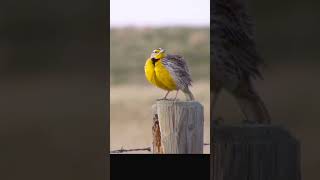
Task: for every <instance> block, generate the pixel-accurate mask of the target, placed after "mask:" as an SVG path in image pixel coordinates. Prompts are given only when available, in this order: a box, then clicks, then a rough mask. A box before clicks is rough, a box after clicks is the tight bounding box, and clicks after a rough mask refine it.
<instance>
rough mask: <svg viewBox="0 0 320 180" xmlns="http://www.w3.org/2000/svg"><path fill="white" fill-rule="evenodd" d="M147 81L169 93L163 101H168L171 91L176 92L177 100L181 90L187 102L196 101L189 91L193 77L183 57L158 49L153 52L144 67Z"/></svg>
mask: <svg viewBox="0 0 320 180" xmlns="http://www.w3.org/2000/svg"><path fill="white" fill-rule="evenodd" d="M144 70H145V75H146V78H147V80H148V81H149V82H150V83H151V84H153V85H155V86H157V87H159V88H161V89H163V90H166V91H167V94H166V95H165V96H164V97H163V98H162V99H167V96H168V94H169V93H170V91H173V90H176V91H177V93H176V96H175V98H174V99H173V100H176V98H177V95H178V92H179V90H181V91H182V92H183V93H184V94H185V95H186V98H187V100H189V101H191V100H194V96H193V94H192V93H191V91H190V90H189V86H191V77H190V73H189V69H188V66H187V64H186V62H185V60H184V58H183V57H182V56H179V55H171V54H166V52H165V50H164V49H162V48H158V49H155V50H153V51H152V53H151V56H150V58H148V59H147V61H146V64H145V66H144Z"/></svg>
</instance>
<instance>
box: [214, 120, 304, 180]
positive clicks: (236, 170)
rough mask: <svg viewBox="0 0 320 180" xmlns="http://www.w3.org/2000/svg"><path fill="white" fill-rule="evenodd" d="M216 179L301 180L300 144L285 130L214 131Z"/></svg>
mask: <svg viewBox="0 0 320 180" xmlns="http://www.w3.org/2000/svg"><path fill="white" fill-rule="evenodd" d="M213 132H214V133H213V134H212V137H211V141H212V140H213V143H212V144H213V146H214V147H213V152H211V154H212V155H213V158H212V159H211V160H212V161H213V163H212V164H213V167H211V168H213V176H211V177H212V179H214V180H234V179H237V180H300V179H301V171H300V144H299V142H298V141H297V140H296V139H295V138H294V137H293V136H291V135H290V133H289V132H288V131H287V130H285V129H284V128H282V127H278V126H270V125H269V126H268V125H241V126H216V127H214V128H213Z"/></svg>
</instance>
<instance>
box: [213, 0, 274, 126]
mask: <svg viewBox="0 0 320 180" xmlns="http://www.w3.org/2000/svg"><path fill="white" fill-rule="evenodd" d="M211 26H212V32H211V46H212V47H213V51H212V54H211V57H213V61H212V63H211V65H212V66H211V69H212V71H213V72H212V77H211V79H212V84H211V85H212V87H211V89H212V92H211V94H212V95H211V102H212V114H211V115H212V117H214V116H215V114H214V111H215V104H216V101H217V98H218V96H219V93H220V91H221V90H222V89H226V90H227V91H229V92H231V94H232V95H233V96H234V97H235V98H236V100H237V102H238V104H239V105H240V108H241V110H242V112H243V113H244V115H245V116H246V118H247V120H249V121H255V122H259V123H270V116H269V113H268V111H267V109H266V107H265V105H264V103H263V101H262V100H261V99H260V97H259V95H258V94H257V92H256V91H255V90H254V87H253V84H252V78H256V77H259V78H262V75H261V73H260V71H259V69H258V68H259V66H260V65H261V64H263V60H262V59H261V58H260V56H259V54H258V52H257V50H256V45H255V40H254V34H253V24H252V21H251V18H250V17H249V15H248V14H247V9H246V6H245V2H244V0H214V1H213V2H212V8H211Z"/></svg>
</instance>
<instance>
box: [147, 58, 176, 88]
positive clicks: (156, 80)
mask: <svg viewBox="0 0 320 180" xmlns="http://www.w3.org/2000/svg"><path fill="white" fill-rule="evenodd" d="M144 70H145V75H146V78H147V80H148V81H149V82H150V83H151V84H153V85H155V86H157V87H159V88H161V89H164V90H168V91H172V90H177V86H176V83H175V82H174V80H173V78H172V77H171V75H170V73H169V71H168V70H167V69H166V67H165V66H164V65H163V64H162V63H161V59H160V60H158V61H157V62H155V63H154V64H153V62H152V60H151V58H149V59H147V61H146V64H145V66H144Z"/></svg>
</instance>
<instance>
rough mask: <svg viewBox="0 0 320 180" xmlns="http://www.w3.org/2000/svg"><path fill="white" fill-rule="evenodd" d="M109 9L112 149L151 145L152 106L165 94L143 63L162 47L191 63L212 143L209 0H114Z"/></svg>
mask: <svg viewBox="0 0 320 180" xmlns="http://www.w3.org/2000/svg"><path fill="white" fill-rule="evenodd" d="M110 5H111V6H110V10H111V12H110V25H111V29H110V105H111V106H110V150H115V149H120V148H121V147H123V148H125V149H131V148H143V147H148V146H151V145H152V131H151V128H152V114H151V106H152V105H153V104H154V103H155V101H156V99H157V98H161V97H163V96H164V95H165V93H166V92H165V91H163V90H161V89H158V88H156V87H154V86H153V85H151V84H149V83H148V82H147V80H146V78H145V74H144V65H145V62H146V60H147V58H148V57H149V56H150V54H151V52H152V50H153V49H155V48H159V47H161V48H164V49H166V50H167V53H171V54H179V55H182V56H184V58H185V59H186V60H187V63H188V65H189V69H190V71H191V76H192V79H193V85H192V87H191V91H192V92H193V94H194V95H195V98H196V99H197V100H198V101H199V102H200V103H202V105H203V106H204V113H205V117H204V118H205V129H204V130H205V131H204V141H205V142H206V143H209V141H210V139H209V138H210V136H209V135H210V134H209V132H210V129H209V127H210V125H209V109H210V107H209V97H210V68H209V65H210V64H209V63H210V62H209V61H210V55H209V53H210V47H209V43H210V32H209V31H210V29H209V26H210V1H209V0H199V1H197V2H196V3H195V1H192V0H176V1H171V0H163V1H156V0H137V1H125V0H111V4H110ZM174 95H175V92H172V93H171V96H172V97H174ZM169 96H170V95H169ZM171 96H170V97H171ZM178 98H179V99H184V98H185V97H184V95H183V94H182V93H179V96H178ZM204 152H205V153H209V146H205V148H204ZM133 153H147V152H142V151H140V152H133Z"/></svg>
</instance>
